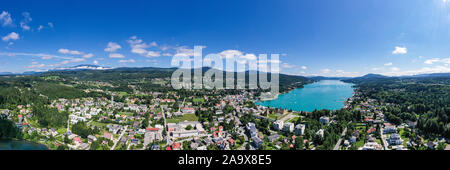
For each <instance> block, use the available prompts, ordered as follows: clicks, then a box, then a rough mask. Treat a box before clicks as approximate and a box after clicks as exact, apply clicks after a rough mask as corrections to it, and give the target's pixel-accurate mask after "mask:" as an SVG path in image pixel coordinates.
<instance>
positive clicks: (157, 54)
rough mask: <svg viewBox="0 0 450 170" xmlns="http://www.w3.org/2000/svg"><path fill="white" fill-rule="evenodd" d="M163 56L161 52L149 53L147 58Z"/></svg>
mask: <svg viewBox="0 0 450 170" xmlns="http://www.w3.org/2000/svg"><path fill="white" fill-rule="evenodd" d="M159 56H161V53H160V52H157V51H148V52H147V54H146V55H145V57H149V58H150V57H159Z"/></svg>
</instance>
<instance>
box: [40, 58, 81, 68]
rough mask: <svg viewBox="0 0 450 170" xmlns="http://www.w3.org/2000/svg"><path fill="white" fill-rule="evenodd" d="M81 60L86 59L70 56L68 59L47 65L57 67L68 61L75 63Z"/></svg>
mask: <svg viewBox="0 0 450 170" xmlns="http://www.w3.org/2000/svg"><path fill="white" fill-rule="evenodd" d="M83 61H86V59H84V58H72V59H70V60H64V61H62V62H59V63H56V64H53V65H49V66H50V67H58V66H61V65H66V64H69V63H77V62H83Z"/></svg>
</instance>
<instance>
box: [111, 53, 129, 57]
mask: <svg viewBox="0 0 450 170" xmlns="http://www.w3.org/2000/svg"><path fill="white" fill-rule="evenodd" d="M109 58H125V56H124V55H122V54H119V53H111V54H109Z"/></svg>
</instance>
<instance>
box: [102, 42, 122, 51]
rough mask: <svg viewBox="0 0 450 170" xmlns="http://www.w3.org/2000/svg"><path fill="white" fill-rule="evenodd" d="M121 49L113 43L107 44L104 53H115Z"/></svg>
mask: <svg viewBox="0 0 450 170" xmlns="http://www.w3.org/2000/svg"><path fill="white" fill-rule="evenodd" d="M121 48H122V47H121V46H120V45H119V44H117V43H115V42H108V45H107V46H106V48H105V51H106V52H115V51H116V50H118V49H121Z"/></svg>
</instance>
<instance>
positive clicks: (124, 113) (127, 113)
mask: <svg viewBox="0 0 450 170" xmlns="http://www.w3.org/2000/svg"><path fill="white" fill-rule="evenodd" d="M119 115H127V116H133V113H130V112H119Z"/></svg>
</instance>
